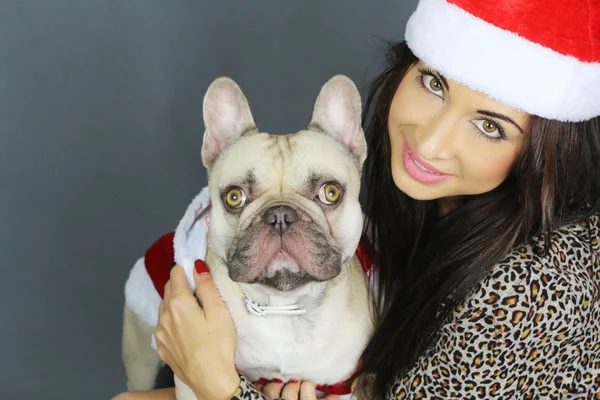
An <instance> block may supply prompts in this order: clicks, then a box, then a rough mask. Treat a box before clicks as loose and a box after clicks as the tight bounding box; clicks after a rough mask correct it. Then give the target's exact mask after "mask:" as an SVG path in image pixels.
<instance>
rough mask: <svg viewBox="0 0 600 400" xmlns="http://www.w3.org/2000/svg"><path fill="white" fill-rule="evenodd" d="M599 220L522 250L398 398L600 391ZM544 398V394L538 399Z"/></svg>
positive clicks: (457, 318) (466, 307) (472, 299)
mask: <svg viewBox="0 0 600 400" xmlns="http://www.w3.org/2000/svg"><path fill="white" fill-rule="evenodd" d="M598 226H599V219H598V217H593V218H591V219H589V220H586V221H582V222H580V223H577V224H573V225H569V226H565V227H562V228H561V229H558V230H557V231H556V232H555V233H553V235H552V237H551V238H550V240H549V246H550V247H549V248H548V251H546V252H544V251H542V250H543V248H542V246H543V245H544V241H542V240H539V241H534V242H533V243H532V244H531V245H527V246H520V247H517V248H515V249H513V250H512V251H511V252H510V253H509V254H508V256H507V257H506V258H505V259H504V260H503V261H502V262H501V263H499V264H498V265H497V266H496V267H495V268H494V270H493V271H491V273H490V274H489V275H488V276H487V277H486V278H485V279H484V280H483V281H482V282H480V284H479V285H478V286H477V287H476V288H474V290H473V291H472V292H471V294H470V295H469V296H467V298H466V299H465V300H464V301H463V302H462V304H461V305H460V306H458V307H457V308H456V310H455V311H454V313H453V315H452V318H450V319H449V320H448V321H447V322H446V323H444V324H443V325H442V326H441V329H440V331H439V337H438V339H437V340H436V342H435V345H434V346H433V347H432V348H430V349H429V350H428V351H427V352H426V353H425V354H424V355H423V356H422V357H421V359H420V360H419V361H418V362H417V363H416V364H415V366H414V367H413V368H412V369H411V370H409V371H407V373H406V374H404V375H403V376H402V377H399V379H398V380H397V381H396V385H394V387H393V389H392V392H393V393H394V395H395V396H397V397H402V396H403V395H407V394H408V393H418V394H422V395H423V396H424V398H425V397H427V395H428V394H432V393H440V394H442V397H453V398H456V397H475V396H480V397H481V396H483V397H487V395H490V396H491V395H492V394H493V395H495V396H496V397H502V398H516V397H517V396H518V397H519V398H521V397H523V398H525V397H527V395H532V396H533V395H534V393H535V394H540V393H557V394H558V393H560V395H557V398H563V397H561V395H566V394H567V393H591V392H596V391H598V390H600V378H596V377H600V337H599V331H598V327H599V326H600V310H599V307H598V305H597V304H598V302H599V301H600V298H599V296H600V290H599V288H600V278H599V274H600V261H599V260H600V257H599V256H598V251H599V249H598V235H599V233H598ZM534 397H535V396H534Z"/></svg>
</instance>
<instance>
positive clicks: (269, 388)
mask: <svg viewBox="0 0 600 400" xmlns="http://www.w3.org/2000/svg"><path fill="white" fill-rule="evenodd" d="M281 389H283V382H269V383H267V384H266V385H265V387H264V388H263V390H262V392H263V393H264V394H265V396H267V397H268V398H269V399H271V400H274V399H278V398H280V397H281Z"/></svg>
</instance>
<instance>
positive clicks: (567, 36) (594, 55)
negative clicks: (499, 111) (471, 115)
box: [406, 0, 600, 121]
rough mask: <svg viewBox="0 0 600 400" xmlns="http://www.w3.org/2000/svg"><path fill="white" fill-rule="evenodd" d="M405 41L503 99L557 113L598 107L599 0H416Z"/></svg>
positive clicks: (559, 116)
mask: <svg viewBox="0 0 600 400" xmlns="http://www.w3.org/2000/svg"><path fill="white" fill-rule="evenodd" d="M406 42H407V44H408V46H409V48H410V49H411V50H412V51H413V53H414V54H415V55H416V56H417V57H419V58H420V59H421V60H422V61H423V62H425V63H426V64H428V65H429V66H431V67H432V68H434V69H436V70H438V71H440V73H442V74H443V75H446V76H447V77H448V78H450V79H452V80H454V81H456V82H459V83H461V84H463V85H465V86H467V87H470V88H471V89H474V90H477V91H479V92H482V93H484V94H486V95H488V96H490V97H492V98H494V99H496V100H498V101H499V102H501V103H503V104H506V105H508V106H510V107H513V108H516V109H518V110H521V111H525V112H527V113H529V114H534V115H538V116H541V117H544V118H548V119H553V120H561V121H583V120H588V119H590V118H593V117H596V116H599V115H600V0H526V1H514V0H420V2H419V5H418V7H417V9H416V11H415V12H414V13H413V15H412V16H411V17H410V19H409V21H408V23H407V26H406Z"/></svg>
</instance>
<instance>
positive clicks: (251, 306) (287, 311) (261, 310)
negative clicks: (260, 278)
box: [244, 297, 306, 318]
mask: <svg viewBox="0 0 600 400" xmlns="http://www.w3.org/2000/svg"><path fill="white" fill-rule="evenodd" d="M244 302H245V303H246V309H247V310H248V312H249V313H250V314H252V315H254V316H257V317H263V318H265V317H266V316H267V315H302V314H305V313H306V309H305V308H301V307H300V306H298V305H297V304H292V305H289V306H261V305H260V304H258V303H257V302H255V301H253V300H251V299H249V298H248V297H246V298H245V299H244Z"/></svg>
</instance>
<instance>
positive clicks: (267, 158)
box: [212, 130, 361, 196]
mask: <svg viewBox="0 0 600 400" xmlns="http://www.w3.org/2000/svg"><path fill="white" fill-rule="evenodd" d="M225 166H226V168H225ZM360 169H361V165H360V163H359V161H358V160H357V158H356V157H355V156H354V155H353V154H352V153H351V152H350V151H348V149H347V148H346V147H345V146H342V145H340V143H338V142H337V141H336V140H334V139H332V138H331V137H329V136H328V135H326V134H323V133H321V132H314V131H308V130H307V131H300V132H298V133H295V134H289V135H268V134H264V133H259V134H253V135H247V136H243V137H241V138H240V139H239V140H238V141H237V142H236V143H235V144H234V145H232V146H231V147H230V148H229V149H227V151H225V152H224V153H223V154H222V156H221V157H220V159H219V160H218V161H217V162H216V163H215V165H214V166H213V171H212V175H213V176H212V179H213V180H214V181H216V182H219V185H220V186H230V185H237V186H240V187H242V188H244V189H245V190H247V192H248V194H250V195H251V196H253V195H255V194H256V195H258V194H262V193H269V194H272V195H276V194H277V193H280V194H286V193H300V194H306V195H309V194H311V193H312V194H314V193H315V192H316V191H317V190H318V189H319V186H320V185H322V184H323V183H324V182H331V181H333V182H337V183H339V184H340V185H341V186H342V187H348V186H357V185H359V184H360Z"/></svg>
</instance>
